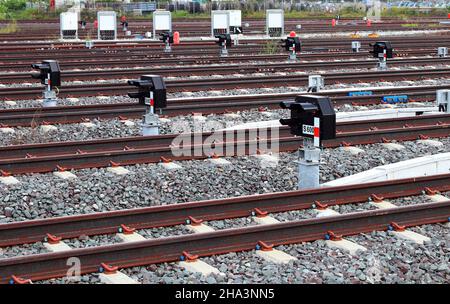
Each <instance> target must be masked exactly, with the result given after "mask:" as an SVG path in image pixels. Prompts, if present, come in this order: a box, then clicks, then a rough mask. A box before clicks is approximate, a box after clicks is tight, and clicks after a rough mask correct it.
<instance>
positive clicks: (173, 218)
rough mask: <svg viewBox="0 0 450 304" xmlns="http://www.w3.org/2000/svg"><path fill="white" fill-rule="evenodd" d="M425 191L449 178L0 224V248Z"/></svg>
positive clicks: (448, 185) (446, 186) (447, 184)
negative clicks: (126, 228)
mask: <svg viewBox="0 0 450 304" xmlns="http://www.w3.org/2000/svg"><path fill="white" fill-rule="evenodd" d="M424 189H431V190H433V191H448V190H450V174H440V175H432V176H424V177H416V178H406V179H397V180H392V181H388V182H371V183H364V184H358V185H349V186H337V187H323V188H320V189H309V190H301V191H288V192H279V193H270V194H261V195H249V196H243V197H239V198H227V199H216V200H205V201H198V202H187V203H179V204H169V205H166V206H154V207H146V208H137V209H125V210H116V211H109V212H98V213H90V214H82V215H72V216H62V217H52V218H44V219H35V220H29V221H21V222H12V223H6V224H0V247H5V246H13V245H20V244H26V243H34V242H39V241H43V240H44V239H45V238H46V236H47V234H51V235H54V236H57V237H61V238H62V239H68V238H75V237H79V236H80V235H88V236H90V235H99V234H111V233H115V232H118V231H119V228H120V227H121V225H125V226H127V227H129V228H135V229H149V228H155V227H165V226H174V225H181V224H185V223H186V221H187V220H188V219H189V218H188V217H193V218H195V219H196V220H203V221H211V220H223V219H227V218H236V217H245V216H250V215H251V214H252V212H253V211H254V210H255V209H256V208H257V209H259V210H261V211H263V212H269V213H276V212H286V211H292V210H303V209H309V208H315V206H316V205H317V203H321V204H323V205H328V206H335V205H342V204H354V203H362V202H366V201H367V200H370V197H371V196H372V195H376V196H378V197H383V198H385V199H393V198H398V197H404V196H412V195H419V194H421V193H422V192H424V191H425V190H424Z"/></svg>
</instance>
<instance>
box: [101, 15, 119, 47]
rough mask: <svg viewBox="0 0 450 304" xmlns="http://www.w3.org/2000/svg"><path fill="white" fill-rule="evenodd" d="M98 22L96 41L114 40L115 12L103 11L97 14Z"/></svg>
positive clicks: (115, 34) (115, 33)
mask: <svg viewBox="0 0 450 304" xmlns="http://www.w3.org/2000/svg"><path fill="white" fill-rule="evenodd" d="M97 21H98V31H97V34H98V39H99V40H116V39H117V16H116V12H112V11H103V12H98V13H97Z"/></svg>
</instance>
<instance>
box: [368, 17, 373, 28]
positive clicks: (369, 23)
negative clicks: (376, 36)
mask: <svg viewBox="0 0 450 304" xmlns="http://www.w3.org/2000/svg"><path fill="white" fill-rule="evenodd" d="M367 26H368V27H371V26H372V21H371V20H370V19H367Z"/></svg>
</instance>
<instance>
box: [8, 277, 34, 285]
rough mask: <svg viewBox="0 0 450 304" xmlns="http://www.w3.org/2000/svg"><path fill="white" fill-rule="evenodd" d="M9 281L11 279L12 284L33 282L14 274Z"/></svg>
mask: <svg viewBox="0 0 450 304" xmlns="http://www.w3.org/2000/svg"><path fill="white" fill-rule="evenodd" d="M11 281H12V283H13V284H20V285H23V284H33V282H31V280H30V279H23V278H20V277H17V276H15V275H12V276H11Z"/></svg>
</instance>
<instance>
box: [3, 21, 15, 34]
mask: <svg viewBox="0 0 450 304" xmlns="http://www.w3.org/2000/svg"><path fill="white" fill-rule="evenodd" d="M15 32H17V22H16V21H15V20H14V21H13V22H11V23H8V25H6V26H5V27H2V28H0V34H12V33H15Z"/></svg>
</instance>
